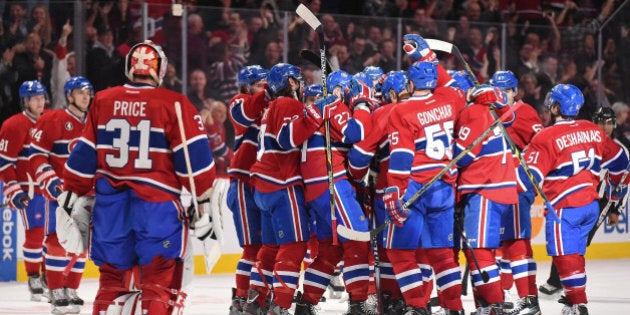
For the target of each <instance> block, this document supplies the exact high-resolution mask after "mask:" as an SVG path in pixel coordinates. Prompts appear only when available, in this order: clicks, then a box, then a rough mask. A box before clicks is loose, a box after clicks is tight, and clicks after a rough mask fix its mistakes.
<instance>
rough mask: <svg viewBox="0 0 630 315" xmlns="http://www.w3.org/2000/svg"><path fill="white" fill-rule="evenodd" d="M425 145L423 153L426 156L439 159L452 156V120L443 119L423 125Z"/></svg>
mask: <svg viewBox="0 0 630 315" xmlns="http://www.w3.org/2000/svg"><path fill="white" fill-rule="evenodd" d="M424 134H425V137H426V139H427V140H426V141H427V145H426V149H425V153H426V155H427V156H428V157H430V158H432V159H434V160H438V161H441V160H443V159H444V156H446V157H447V158H448V159H449V160H450V159H452V158H453V145H452V144H453V122H452V121H445V122H444V123H442V124H434V125H429V126H426V127H424Z"/></svg>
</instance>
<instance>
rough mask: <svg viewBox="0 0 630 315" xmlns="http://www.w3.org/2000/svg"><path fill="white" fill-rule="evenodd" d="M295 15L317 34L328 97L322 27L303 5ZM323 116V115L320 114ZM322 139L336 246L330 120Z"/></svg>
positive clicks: (325, 124)
mask: <svg viewBox="0 0 630 315" xmlns="http://www.w3.org/2000/svg"><path fill="white" fill-rule="evenodd" d="M295 13H297V15H299V16H300V17H301V18H302V19H304V21H305V22H306V23H307V24H308V25H309V26H310V27H311V28H312V29H313V30H314V31H315V32H317V34H318V37H319V59H320V67H321V70H322V86H323V89H324V96H326V95H328V90H327V88H326V46H325V44H324V29H323V27H322V23H321V22H320V21H319V19H317V17H316V16H315V14H313V12H311V10H309V9H308V8H307V7H306V6H305V5H304V4H301V3H300V5H299V6H298V7H297V9H296V10H295ZM322 115H323V113H322ZM324 138H325V141H324V143H325V150H326V173H327V175H328V194H329V195H330V217H331V220H330V221H331V226H332V231H333V233H332V238H333V244H334V245H337V244H338V243H339V240H338V237H337V230H336V229H335V226H337V214H336V213H335V199H336V193H335V178H334V175H333V166H332V148H331V141H330V120H328V119H326V120H324Z"/></svg>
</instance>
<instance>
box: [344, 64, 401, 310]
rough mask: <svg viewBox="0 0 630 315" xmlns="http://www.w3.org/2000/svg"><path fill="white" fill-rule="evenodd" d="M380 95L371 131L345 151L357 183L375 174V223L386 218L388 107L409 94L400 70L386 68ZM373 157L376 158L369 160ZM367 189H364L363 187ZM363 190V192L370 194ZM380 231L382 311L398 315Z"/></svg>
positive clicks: (398, 298)
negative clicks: (387, 70) (386, 71)
mask: <svg viewBox="0 0 630 315" xmlns="http://www.w3.org/2000/svg"><path fill="white" fill-rule="evenodd" d="M381 91H382V97H383V99H384V101H385V104H384V105H382V106H380V107H379V108H377V109H376V110H374V113H373V114H372V130H371V131H370V133H369V134H367V136H366V137H365V139H364V140H362V141H361V142H358V143H355V144H354V145H353V147H352V148H351V149H350V151H349V152H348V173H349V174H350V175H351V176H352V178H353V180H354V181H356V182H357V185H360V186H365V187H366V188H367V187H369V185H368V184H366V183H364V178H365V176H366V174H368V172H370V176H377V178H376V179H372V180H373V181H375V182H376V183H375V184H374V187H373V188H374V194H375V195H374V204H373V205H372V204H369V205H367V206H364V207H367V208H368V210H367V211H372V210H369V209H370V208H371V207H373V208H374V210H373V211H374V213H373V214H371V215H375V216H376V218H375V225H380V224H381V223H383V222H384V221H385V219H386V218H387V212H386V210H385V207H384V204H383V199H382V196H383V190H384V189H385V188H387V172H388V168H389V141H388V138H387V135H388V134H387V125H388V121H389V116H390V113H391V111H392V109H393V108H394V107H395V106H397V104H398V103H400V102H402V101H404V100H406V99H407V98H409V96H410V95H411V92H413V91H411V88H410V86H409V80H408V79H407V76H406V75H405V73H404V72H403V71H390V72H389V73H387V76H386V78H385V79H384V82H383V83H382V88H381ZM373 159H375V160H376V161H374V162H372V160H373ZM372 163H377V164H378V168H377V169H370V167H371V165H373V164H372ZM366 190H367V189H366ZM370 193H371V192H370V191H366V192H365V194H370ZM382 240H383V235H382V233H381V234H380V235H379V236H378V238H377V241H378V244H377V246H378V249H377V250H378V254H379V259H380V261H379V268H380V270H379V273H380V276H381V278H380V279H376V281H380V285H381V292H382V303H383V305H382V311H383V312H385V313H386V314H398V313H401V312H402V311H403V308H404V301H403V300H402V296H401V293H400V288H399V286H398V282H396V278H395V274H394V271H393V269H392V264H391V262H390V260H389V258H388V257H387V249H386V248H385V247H384V246H383V242H382Z"/></svg>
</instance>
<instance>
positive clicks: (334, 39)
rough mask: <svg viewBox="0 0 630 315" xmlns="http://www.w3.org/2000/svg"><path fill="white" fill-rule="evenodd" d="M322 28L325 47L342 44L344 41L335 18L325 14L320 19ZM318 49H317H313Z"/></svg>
mask: <svg viewBox="0 0 630 315" xmlns="http://www.w3.org/2000/svg"><path fill="white" fill-rule="evenodd" d="M321 21H322V27H323V30H324V43H325V44H326V46H327V47H331V46H332V45H334V44H336V43H339V42H342V41H343V40H344V38H343V34H342V32H341V27H340V26H339V23H337V22H336V21H335V18H334V17H333V16H332V15H330V14H325V15H324V16H322V18H321ZM314 48H315V49H318V48H319V47H314Z"/></svg>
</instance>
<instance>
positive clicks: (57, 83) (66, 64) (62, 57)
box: [50, 20, 76, 109]
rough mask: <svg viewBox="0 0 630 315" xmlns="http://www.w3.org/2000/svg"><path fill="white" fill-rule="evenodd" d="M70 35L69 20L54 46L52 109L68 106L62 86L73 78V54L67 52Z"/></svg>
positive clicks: (51, 83) (51, 80) (70, 26)
mask: <svg viewBox="0 0 630 315" xmlns="http://www.w3.org/2000/svg"><path fill="white" fill-rule="evenodd" d="M71 33H72V25H70V20H68V21H66V24H64V25H63V27H62V29H61V36H60V37H59V41H58V42H57V46H55V57H54V58H53V64H52V73H51V76H50V77H51V79H50V86H51V90H50V92H51V94H52V108H53V109H59V108H65V107H66V105H67V104H68V101H67V100H66V95H65V94H64V86H65V84H66V81H68V79H70V77H73V76H75V75H76V74H75V72H74V65H75V57H74V52H68V36H70V34H71Z"/></svg>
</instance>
